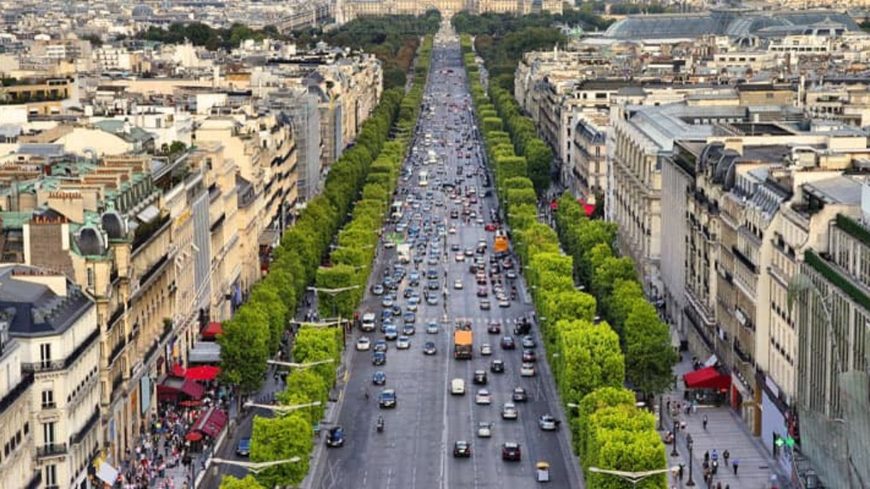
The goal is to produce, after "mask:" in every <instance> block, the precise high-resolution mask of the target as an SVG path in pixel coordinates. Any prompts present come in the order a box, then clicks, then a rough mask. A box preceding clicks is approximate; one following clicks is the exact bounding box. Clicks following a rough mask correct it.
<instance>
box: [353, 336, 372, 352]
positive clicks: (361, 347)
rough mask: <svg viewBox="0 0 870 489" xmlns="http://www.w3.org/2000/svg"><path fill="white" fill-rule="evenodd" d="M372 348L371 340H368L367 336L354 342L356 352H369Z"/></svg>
mask: <svg viewBox="0 0 870 489" xmlns="http://www.w3.org/2000/svg"><path fill="white" fill-rule="evenodd" d="M371 347H372V340H370V339H369V338H368V336H363V337H361V338H360V339H358V340H356V350H357V351H369V349H370V348H371Z"/></svg>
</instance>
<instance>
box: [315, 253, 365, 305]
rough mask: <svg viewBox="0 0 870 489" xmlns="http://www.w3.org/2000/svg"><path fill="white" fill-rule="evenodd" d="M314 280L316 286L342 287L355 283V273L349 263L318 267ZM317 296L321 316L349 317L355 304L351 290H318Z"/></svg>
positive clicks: (327, 287) (324, 287)
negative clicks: (328, 291)
mask: <svg viewBox="0 0 870 489" xmlns="http://www.w3.org/2000/svg"><path fill="white" fill-rule="evenodd" d="M315 282H316V284H317V287H318V288H323V289H343V288H347V287H351V286H353V285H356V274H355V272H354V268H353V267H352V266H349V265H335V266H332V267H320V268H318V269H317V279H316V280H315ZM317 298H318V301H317V302H318V305H319V306H320V315H321V316H322V317H329V316H332V315H340V316H342V317H346V318H349V317H351V316H352V315H353V310H354V304H355V303H354V294H353V290H346V291H344V292H338V293H327V292H318V294H317Z"/></svg>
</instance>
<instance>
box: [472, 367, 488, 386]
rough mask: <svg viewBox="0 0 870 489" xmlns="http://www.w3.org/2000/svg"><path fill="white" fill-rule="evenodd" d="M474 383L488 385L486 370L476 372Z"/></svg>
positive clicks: (473, 378)
mask: <svg viewBox="0 0 870 489" xmlns="http://www.w3.org/2000/svg"><path fill="white" fill-rule="evenodd" d="M472 381H473V382H474V383H475V384H477V385H486V382H487V378H486V370H475V371H474V376H473V377H472Z"/></svg>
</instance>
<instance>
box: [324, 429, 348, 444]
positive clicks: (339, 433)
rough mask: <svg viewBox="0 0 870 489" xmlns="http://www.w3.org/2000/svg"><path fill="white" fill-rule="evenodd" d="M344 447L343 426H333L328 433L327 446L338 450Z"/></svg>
mask: <svg viewBox="0 0 870 489" xmlns="http://www.w3.org/2000/svg"><path fill="white" fill-rule="evenodd" d="M343 445H344V430H343V429H342V428H341V426H333V427H332V428H330V429H329V431H327V432H326V446H328V447H332V448H337V447H340V446H343Z"/></svg>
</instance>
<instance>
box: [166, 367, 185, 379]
mask: <svg viewBox="0 0 870 489" xmlns="http://www.w3.org/2000/svg"><path fill="white" fill-rule="evenodd" d="M169 373H170V375H172V376H173V377H182V378H183V377H184V373H185V369H184V365H181V364H175V365H173V366H172V371H170V372H169Z"/></svg>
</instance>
